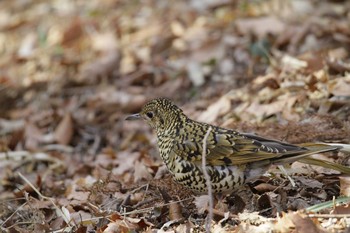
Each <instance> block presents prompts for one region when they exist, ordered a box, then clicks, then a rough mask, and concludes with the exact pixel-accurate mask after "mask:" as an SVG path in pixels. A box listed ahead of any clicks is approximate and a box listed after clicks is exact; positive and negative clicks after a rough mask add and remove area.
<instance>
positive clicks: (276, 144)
mask: <svg viewBox="0 0 350 233" xmlns="http://www.w3.org/2000/svg"><path fill="white" fill-rule="evenodd" d="M136 119H143V120H145V121H146V122H147V123H148V124H149V125H150V126H151V127H152V128H153V129H154V130H155V132H156V135H157V144H158V148H159V154H160V157H161V158H162V160H163V162H164V163H165V165H166V167H167V169H168V170H169V171H170V173H171V174H172V176H173V178H174V180H175V181H177V182H178V183H180V184H182V185H184V186H186V187H188V188H189V189H190V190H192V191H194V192H196V193H206V192H208V186H207V184H208V183H207V181H206V177H205V176H204V172H203V169H204V167H205V170H206V172H207V174H208V175H209V177H210V182H209V183H210V185H211V191H212V192H213V193H231V192H233V191H235V190H237V189H238V188H239V187H241V186H243V185H245V184H246V183H247V182H250V181H253V180H254V179H257V178H259V177H260V176H261V175H263V174H264V173H265V172H266V171H267V170H268V169H269V168H270V166H271V165H283V164H287V163H292V162H294V161H300V162H303V163H307V164H313V165H318V166H323V167H327V168H331V169H334V170H338V171H340V172H342V173H347V174H350V168H349V167H346V166H343V165H340V164H336V163H332V162H329V161H325V160H319V159H315V158H310V157H308V156H309V155H312V154H316V153H323V152H329V151H337V150H339V149H341V147H339V146H332V145H327V144H321V143H304V144H297V145H293V144H289V143H285V142H281V141H277V140H272V139H268V138H264V137H260V136H257V135H255V134H248V133H241V132H238V131H235V130H232V129H226V128H222V127H218V126H214V125H210V124H207V123H202V122H198V121H195V120H192V119H190V118H189V117H187V116H186V115H185V114H184V112H183V111H182V110H181V108H179V107H178V106H176V105H175V104H174V103H173V102H172V101H171V100H170V99H167V98H156V99H153V100H150V101H149V102H148V103H146V104H145V105H144V106H143V107H142V109H141V111H140V112H139V113H136V114H132V115H129V116H128V117H126V120H136ZM209 129H210V130H209ZM208 131H210V132H209V133H208ZM207 133H208V135H207V137H205V136H206V134H207ZM205 138H206V141H205V143H206V151H205V155H206V157H205V164H204V165H205V166H202V156H203V140H204V139H205Z"/></svg>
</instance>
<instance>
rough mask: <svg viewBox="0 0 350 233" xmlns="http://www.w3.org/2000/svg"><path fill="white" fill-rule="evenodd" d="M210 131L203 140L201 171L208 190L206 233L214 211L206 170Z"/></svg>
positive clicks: (209, 130) (208, 230)
mask: <svg viewBox="0 0 350 233" xmlns="http://www.w3.org/2000/svg"><path fill="white" fill-rule="evenodd" d="M211 131H212V128H211V127H209V129H208V131H207V133H206V134H205V136H204V138H203V151H202V170H203V175H204V177H205V180H206V184H207V188H208V196H209V213H208V218H207V222H206V224H205V230H206V232H208V233H210V224H211V221H212V219H213V209H214V203H213V192H212V187H211V181H210V176H209V174H208V171H207V169H206V164H207V162H206V157H207V140H208V137H209V134H210V132H211Z"/></svg>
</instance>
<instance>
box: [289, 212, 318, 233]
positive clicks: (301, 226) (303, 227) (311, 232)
mask: <svg viewBox="0 0 350 233" xmlns="http://www.w3.org/2000/svg"><path fill="white" fill-rule="evenodd" d="M288 216H289V217H290V218H291V220H292V222H293V223H294V226H295V229H296V232H298V233H304V232H308V233H325V231H323V230H321V229H320V228H319V227H317V226H316V225H315V223H314V222H313V221H312V220H311V219H310V218H309V217H306V216H301V215H299V214H298V213H291V214H288Z"/></svg>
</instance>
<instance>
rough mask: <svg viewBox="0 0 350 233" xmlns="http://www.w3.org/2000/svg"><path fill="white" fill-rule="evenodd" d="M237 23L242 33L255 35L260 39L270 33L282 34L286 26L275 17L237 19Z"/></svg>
mask: <svg viewBox="0 0 350 233" xmlns="http://www.w3.org/2000/svg"><path fill="white" fill-rule="evenodd" d="M235 23H236V25H237V28H238V30H239V31H240V32H241V33H243V34H246V35H247V34H249V33H254V34H255V35H256V36H257V37H258V38H260V39H261V38H264V37H265V36H267V35H268V34H270V33H271V34H274V35H278V34H281V33H283V31H284V30H285V24H284V23H283V22H282V21H281V20H280V19H278V18H276V17H274V16H267V17H260V18H245V19H237V20H236V22H235Z"/></svg>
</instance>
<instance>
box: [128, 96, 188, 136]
mask: <svg viewBox="0 0 350 233" xmlns="http://www.w3.org/2000/svg"><path fill="white" fill-rule="evenodd" d="M183 117H186V116H185V115H184V114H183V112H182V110H181V109H180V108H179V107H177V106H176V105H175V104H174V103H173V102H171V101H170V100H169V99H166V98H158V99H154V100H151V101H149V102H148V103H147V104H145V105H144V106H143V107H142V110H141V112H139V113H136V114H133V115H130V116H128V117H127V118H126V120H135V119H143V120H145V121H146V122H147V123H148V124H149V125H150V126H151V127H152V128H154V129H156V130H157V131H158V130H166V129H168V128H169V127H173V126H175V125H176V122H180V121H181V119H182V118H183Z"/></svg>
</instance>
